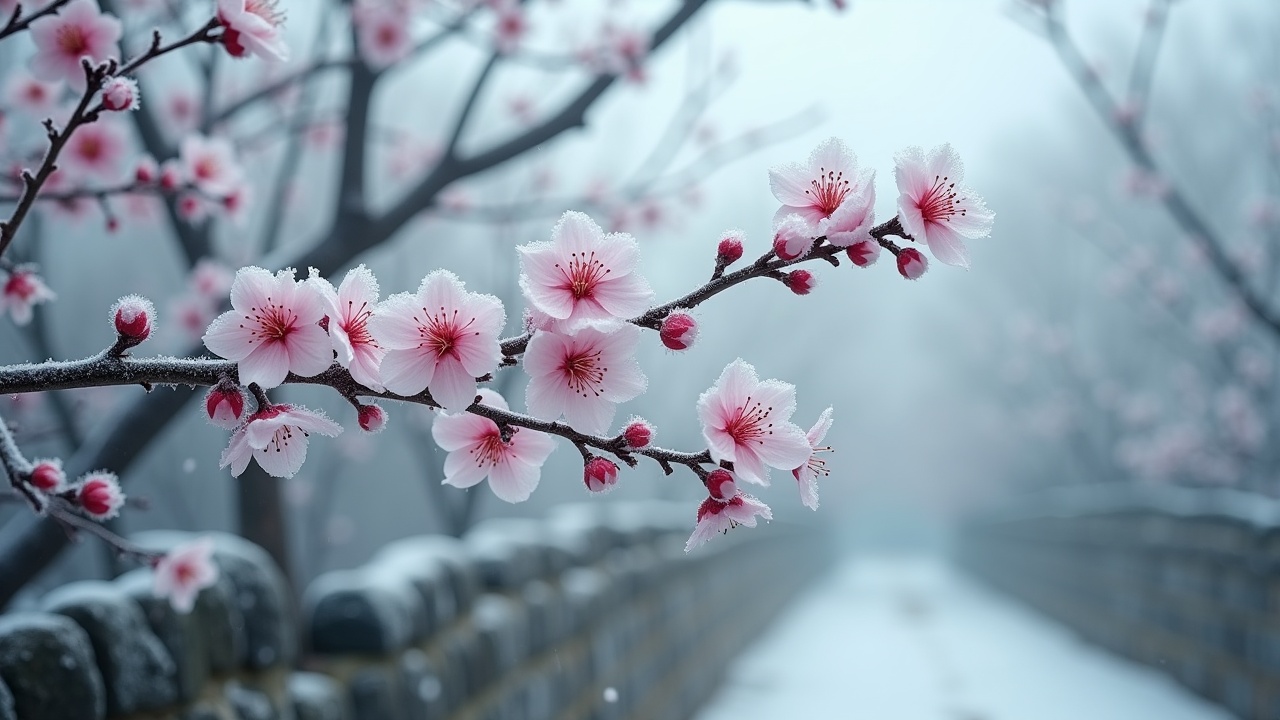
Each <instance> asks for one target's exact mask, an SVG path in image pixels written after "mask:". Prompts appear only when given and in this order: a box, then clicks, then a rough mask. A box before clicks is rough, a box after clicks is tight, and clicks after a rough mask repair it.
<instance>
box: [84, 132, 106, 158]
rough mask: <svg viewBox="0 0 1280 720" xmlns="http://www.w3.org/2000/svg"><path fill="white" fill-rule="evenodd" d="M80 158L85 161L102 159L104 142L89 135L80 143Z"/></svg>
mask: <svg viewBox="0 0 1280 720" xmlns="http://www.w3.org/2000/svg"><path fill="white" fill-rule="evenodd" d="M80 157H82V158H84V159H85V160H97V159H99V158H101V157H102V141H101V140H99V139H98V138H96V137H94V136H92V135H88V136H86V137H85V139H84V140H81V141H80Z"/></svg>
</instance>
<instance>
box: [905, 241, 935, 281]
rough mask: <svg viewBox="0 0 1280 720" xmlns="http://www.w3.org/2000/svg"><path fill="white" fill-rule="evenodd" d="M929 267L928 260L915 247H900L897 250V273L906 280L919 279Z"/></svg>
mask: <svg viewBox="0 0 1280 720" xmlns="http://www.w3.org/2000/svg"><path fill="white" fill-rule="evenodd" d="M928 269H929V260H928V259H927V258H925V256H924V254H923V253H921V252H920V251H919V250H917V249H915V248H902V250H901V251H899V252H898V274H900V275H902V277H904V278H906V279H908V280H919V279H920V276H921V275H924V271H925V270H928Z"/></svg>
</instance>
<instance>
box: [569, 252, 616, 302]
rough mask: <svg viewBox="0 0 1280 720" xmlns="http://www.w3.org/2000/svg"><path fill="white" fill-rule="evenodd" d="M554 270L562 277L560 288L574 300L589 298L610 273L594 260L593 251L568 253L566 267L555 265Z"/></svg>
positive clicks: (602, 264) (594, 254)
mask: <svg viewBox="0 0 1280 720" xmlns="http://www.w3.org/2000/svg"><path fill="white" fill-rule="evenodd" d="M556 268H557V269H558V270H559V271H560V274H561V275H563V276H564V281H563V283H562V284H561V287H562V288H563V289H565V290H568V291H569V292H571V293H573V299H574V300H581V299H583V298H589V297H591V296H592V295H593V294H594V293H595V289H596V286H597V285H599V284H600V282H601V281H602V280H604V279H605V276H607V275H608V274H609V273H610V272H611V270H610V269H609V268H607V267H605V266H604V263H602V262H600V261H599V260H597V259H596V253H595V251H594V250H593V251H591V252H590V253H585V252H584V253H576V252H575V253H569V263H568V265H567V266H566V265H561V264H560V263H556Z"/></svg>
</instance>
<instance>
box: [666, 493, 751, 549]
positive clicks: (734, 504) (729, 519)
mask: <svg viewBox="0 0 1280 720" xmlns="http://www.w3.org/2000/svg"><path fill="white" fill-rule="evenodd" d="M757 516H759V517H762V518H764V519H765V520H772V519H773V511H771V510H770V509H769V506H768V505H765V504H764V503H762V502H760V501H759V500H757V499H755V498H754V497H751V496H750V495H747V494H745V493H743V492H738V493H737V494H736V495H734V496H733V497H732V498H730V499H729V500H728V501H727V502H724V501H721V500H717V499H716V498H713V497H709V498H707V499H706V500H703V501H702V504H701V505H699V506H698V524H697V526H696V527H694V529H693V534H692V535H690V536H689V542H687V543H685V546H684V551H685V552H689V551H690V550H692V549H694V548H696V547H698V546H699V545H701V544H703V543H705V542H706V541H708V540H710V539H711V538H713V537H715V536H716V533H727V532H729V531H730V530H732V529H733V528H735V527H737V526H739V525H746V526H747V527H755V526H756V517H757Z"/></svg>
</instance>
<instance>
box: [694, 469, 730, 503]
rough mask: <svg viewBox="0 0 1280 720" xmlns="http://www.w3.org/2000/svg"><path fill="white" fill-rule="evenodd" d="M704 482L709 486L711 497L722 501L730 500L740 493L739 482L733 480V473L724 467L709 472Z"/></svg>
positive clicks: (708, 490)
mask: <svg viewBox="0 0 1280 720" xmlns="http://www.w3.org/2000/svg"><path fill="white" fill-rule="evenodd" d="M702 483H703V484H704V485H706V486H707V492H709V493H711V497H712V498H713V499H715V500H719V501H720V502H729V501H730V500H732V499H733V498H734V496H736V495H737V494H738V484H737V483H736V482H734V480H733V473H731V472H729V471H728V470H725V469H724V468H716V469H715V470H712V471H711V472H709V473H707V477H706V479H705V480H703V481H702Z"/></svg>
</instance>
